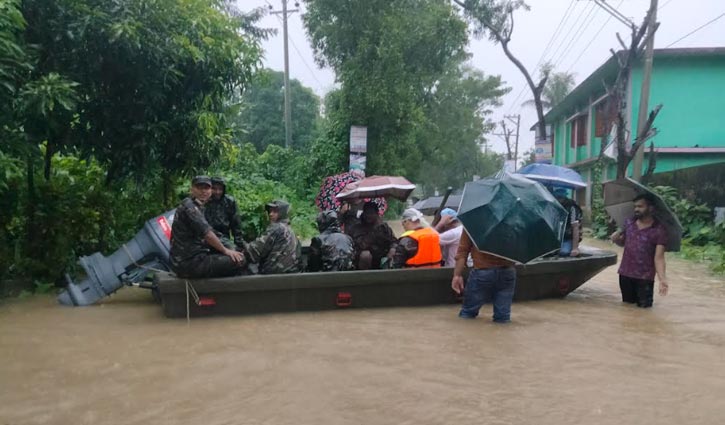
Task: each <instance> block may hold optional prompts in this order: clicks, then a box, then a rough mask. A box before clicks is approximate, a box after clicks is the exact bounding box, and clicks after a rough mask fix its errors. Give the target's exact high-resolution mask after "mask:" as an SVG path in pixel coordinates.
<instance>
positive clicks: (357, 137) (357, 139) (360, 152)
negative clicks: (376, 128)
mask: <svg viewBox="0 0 725 425" xmlns="http://www.w3.org/2000/svg"><path fill="white" fill-rule="evenodd" d="M367 151H368V128H367V127H363V126H359V125H352V126H350V167H353V166H355V168H360V169H361V170H362V171H365V165H366V163H367V158H366V155H367Z"/></svg>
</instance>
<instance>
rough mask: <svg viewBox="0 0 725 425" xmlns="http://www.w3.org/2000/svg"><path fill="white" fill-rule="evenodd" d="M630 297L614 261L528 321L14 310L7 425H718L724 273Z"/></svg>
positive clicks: (673, 266)
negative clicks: (638, 304) (625, 301)
mask: <svg viewBox="0 0 725 425" xmlns="http://www.w3.org/2000/svg"><path fill="white" fill-rule="evenodd" d="M668 274H669V280H670V286H671V293H670V295H668V296H667V297H664V298H662V297H657V298H656V299H655V307H654V308H653V309H651V310H641V309H637V308H635V307H631V306H625V305H622V303H621V302H620V299H619V290H618V286H617V280H616V276H617V275H616V268H615V267H611V268H609V269H607V270H606V271H604V272H603V273H601V274H600V275H598V276H597V277H595V278H594V279H593V280H592V281H590V282H588V283H587V284H585V285H584V286H583V287H582V288H580V289H579V290H577V291H576V292H574V293H573V294H571V295H570V296H569V297H567V298H566V299H562V300H549V301H535V302H524V303H517V304H515V305H514V307H513V323H511V324H509V325H503V326H502V325H494V324H493V323H491V322H490V306H487V307H484V309H485V311H484V313H483V314H482V317H480V318H479V319H477V320H471V321H465V320H459V319H458V318H457V317H456V314H457V307H456V306H437V307H426V308H395V309H377V310H344V311H329V312H322V313H294V314H273V315H265V316H253V317H223V318H221V317H220V318H204V319H192V321H191V322H190V323H188V324H187V322H186V320H175V319H174V320H172V319H166V318H164V317H163V315H162V313H161V308H160V307H159V306H158V305H156V304H154V303H153V302H152V301H151V297H150V295H149V294H148V293H147V292H145V291H143V290H140V289H132V288H126V289H124V290H121V291H120V292H119V293H118V294H116V295H114V296H113V297H111V298H109V299H108V300H106V301H105V302H104V303H103V304H101V305H99V306H94V307H86V308H68V307H62V306H60V305H57V304H56V303H55V300H54V298H52V297H50V296H37V297H33V298H30V299H26V300H12V301H5V302H3V303H2V304H0V425H16V424H74V425H75V424H94V425H95V424H128V425H131V424H144V425H145V424H194V425H214V424H275V425H277V424H463V423H465V424H469V423H487V424H541V425H547V424H557V425H561V424H657V425H667V424H684V423H687V424H720V423H723V420H724V419H723V418H725V400H723V398H724V397H725V281H724V280H723V279H722V278H720V277H714V276H712V275H711V274H709V273H708V272H707V270H706V269H705V267H704V266H702V265H697V264H692V263H688V262H684V261H681V260H677V259H672V258H670V259H669V260H668Z"/></svg>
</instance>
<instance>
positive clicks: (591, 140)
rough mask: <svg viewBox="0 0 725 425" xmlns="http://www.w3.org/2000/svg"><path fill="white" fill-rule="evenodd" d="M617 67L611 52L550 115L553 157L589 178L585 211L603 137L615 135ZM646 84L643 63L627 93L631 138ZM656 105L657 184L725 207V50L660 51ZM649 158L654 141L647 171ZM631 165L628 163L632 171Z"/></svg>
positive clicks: (579, 196) (611, 170)
mask: <svg viewBox="0 0 725 425" xmlns="http://www.w3.org/2000/svg"><path fill="white" fill-rule="evenodd" d="M617 72H618V66H617V63H616V58H615V57H614V56H612V57H611V58H610V59H609V60H608V61H606V62H605V63H604V64H603V65H602V66H600V67H599V68H598V69H597V70H596V71H594V73H592V74H591V75H590V76H589V77H587V78H586V79H585V80H584V81H583V82H582V83H581V84H579V86H577V87H576V88H575V89H574V90H573V91H572V92H571V93H570V94H569V95H568V96H567V97H566V98H565V99H564V100H563V101H562V102H561V103H559V104H558V105H555V106H554V107H553V108H552V109H551V110H550V111H549V112H547V113H546V122H547V123H549V124H550V126H551V129H552V134H550V137H552V138H553V146H552V151H553V152H552V157H551V162H552V163H553V164H556V165H561V166H565V167H570V168H574V169H576V170H577V171H578V172H579V173H580V174H581V175H582V177H583V178H584V179H585V180H586V181H588V182H590V184H589V186H588V187H587V188H586V189H581V190H578V191H577V193H576V200H577V202H578V203H579V204H580V205H582V207H583V208H584V209H585V210H588V209H589V208H588V207H589V206H590V205H591V181H592V166H593V164H594V162H595V161H596V159H597V157H598V156H599V153H600V150H601V146H602V142H603V140H604V141H605V142H606V141H607V140H610V139H609V138H608V135H607V134H604V133H605V132H606V129H607V128H609V126H608V125H607V124H608V123H607V119H608V116H611V114H607V111H606V110H605V105H606V103H607V102H605V100H606V99H607V94H606V90H605V83H606V84H611V83H612V82H613V81H614V80H615V78H616V76H617ZM641 85H642V66H641V64H638V65H637V66H635V67H634V68H633V70H632V72H631V78H630V79H629V87H628V90H627V92H628V94H627V98H628V102H627V105H628V106H627V108H628V110H627V116H628V117H629V122H628V124H627V125H628V128H627V129H626V130H627V131H628V132H629V134H630V135H635V134H636V129H637V114H638V106H639V96H640V90H641ZM657 104H662V105H663V107H662V110H661V111H660V113H659V115H658V116H657V119H656V120H655V122H654V127H655V128H657V129H658V131H659V132H658V134H657V135H656V136H655V137H653V138H652V139H651V141H652V142H654V146H655V151H656V168H655V174H654V176H653V182H656V183H659V184H667V185H672V186H676V187H678V188H679V189H680V190H682V191H683V193H687V192H688V191H690V192H692V191H694V192H697V194H696V196H697V197H698V198H700V199H702V200H704V201H706V202H708V203H710V204H711V205H712V206H718V205H719V206H725V199H723V187H725V47H718V48H684V49H656V50H655V52H654V61H653V67H652V79H651V85H650V100H649V109H650V110H651V109H652V108H654V106H655V105H657ZM533 129H534V128H532V130H533ZM633 138H634V136H631V137H630V140H631V139H633ZM648 158H649V141H648V142H647V145H646V149H645V159H644V164H643V167H642V169H643V172H644V170H646V169H647V165H648ZM607 164H608V165H607V166H606V167H605V171H604V174H603V176H602V180H603V181H607V180H611V179H614V178H616V166H615V164H614V161H609V162H608V163H607ZM631 168H632V167H631V164H630V173H631ZM693 196H695V195H693Z"/></svg>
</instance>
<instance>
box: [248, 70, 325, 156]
mask: <svg viewBox="0 0 725 425" xmlns="http://www.w3.org/2000/svg"><path fill="white" fill-rule="evenodd" d="M290 97H291V114H292V147H294V148H297V149H302V148H305V147H307V146H308V145H309V144H310V143H311V142H312V140H313V139H314V138H315V136H316V134H315V130H316V124H317V122H318V119H319V115H320V113H319V110H320V99H319V98H318V97H317V95H315V93H314V92H313V91H312V90H311V89H309V88H308V87H305V86H303V85H302V84H301V83H300V82H299V81H298V80H295V79H292V80H290ZM241 102H242V110H241V112H240V114H239V116H238V125H239V126H240V132H241V133H242V134H241V135H240V136H238V140H242V141H246V142H251V143H252V144H253V145H254V146H255V147H256V148H257V150H259V151H260V152H262V151H264V150H265V149H266V148H267V146H269V145H279V146H284V145H285V126H284V73H283V72H279V71H272V70H264V71H262V72H260V73H258V74H257V76H255V78H254V80H253V81H252V83H251V85H250V86H249V88H248V89H247V90H246V91H245V92H244V95H243V96H242V97H241Z"/></svg>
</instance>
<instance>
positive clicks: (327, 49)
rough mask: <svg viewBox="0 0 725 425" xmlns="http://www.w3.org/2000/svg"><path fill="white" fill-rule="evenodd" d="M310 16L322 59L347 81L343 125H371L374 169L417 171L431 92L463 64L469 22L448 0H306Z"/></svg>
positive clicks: (336, 115)
mask: <svg viewBox="0 0 725 425" xmlns="http://www.w3.org/2000/svg"><path fill="white" fill-rule="evenodd" d="M306 3H307V13H306V14H305V15H304V17H303V19H304V22H305V26H306V28H307V32H308V34H309V36H310V39H311V42H312V46H313V48H314V51H315V59H316V61H317V62H318V63H319V64H320V65H323V66H329V67H331V68H332V69H333V70H334V71H335V73H336V74H337V79H338V80H339V81H340V83H341V88H340V92H339V95H338V98H339V102H337V106H339V107H338V108H335V109H333V110H326V114H327V115H328V116H329V117H331V118H332V119H334V120H336V121H337V122H338V123H340V124H341V125H339V126H338V128H342V129H344V130H343V131H344V132H345V133H344V134H339V136H338V137H341V138H342V139H343V140H346V139H347V132H348V129H349V127H350V125H364V126H367V127H368V169H369V172H370V173H381V174H403V175H406V176H408V177H409V178H411V179H415V178H416V177H417V176H418V175H419V173H420V169H421V167H420V164H421V160H422V154H421V151H420V149H419V146H418V143H417V140H418V136H419V134H420V131H421V129H422V128H423V127H424V125H425V122H426V115H425V110H424V105H425V99H426V98H427V97H429V96H431V95H432V94H433V92H434V91H435V88H436V87H437V85H438V82H439V79H440V78H441V76H442V75H443V74H444V73H445V72H447V71H448V70H450V69H451V68H452V67H456V66H458V65H459V64H460V61H461V58H462V57H464V56H465V46H466V44H467V35H466V25H465V23H464V22H463V21H462V20H461V19H460V18H459V17H458V16H457V15H456V14H455V13H454V11H453V9H452V7H451V5H450V4H449V3H447V2H446V1H444V0H421V1H416V2H412V1H409V0H392V1H391V0H370V1H365V2H361V1H356V0H307V2H306Z"/></svg>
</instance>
